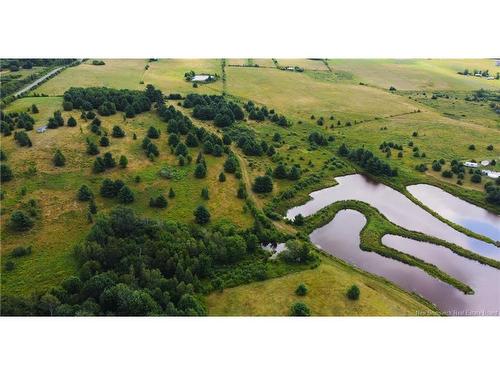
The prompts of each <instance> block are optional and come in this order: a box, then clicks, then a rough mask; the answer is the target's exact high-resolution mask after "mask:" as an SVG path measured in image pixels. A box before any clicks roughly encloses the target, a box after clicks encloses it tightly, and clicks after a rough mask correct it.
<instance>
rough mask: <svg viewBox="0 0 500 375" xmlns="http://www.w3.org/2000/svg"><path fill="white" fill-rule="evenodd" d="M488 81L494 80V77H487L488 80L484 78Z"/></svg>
mask: <svg viewBox="0 0 500 375" xmlns="http://www.w3.org/2000/svg"><path fill="white" fill-rule="evenodd" d="M486 79H487V80H488V81H491V80H494V79H495V77H492V76H489V77H488V78H486Z"/></svg>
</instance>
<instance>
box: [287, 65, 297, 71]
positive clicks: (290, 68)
mask: <svg viewBox="0 0 500 375" xmlns="http://www.w3.org/2000/svg"><path fill="white" fill-rule="evenodd" d="M286 70H295V68H294V67H293V66H287V67H286Z"/></svg>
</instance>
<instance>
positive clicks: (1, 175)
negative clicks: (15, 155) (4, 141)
mask: <svg viewBox="0 0 500 375" xmlns="http://www.w3.org/2000/svg"><path fill="white" fill-rule="evenodd" d="M12 177H13V173H12V170H11V169H10V167H9V166H8V165H6V164H1V165H0V182H2V183H3V182H7V181H10V180H12Z"/></svg>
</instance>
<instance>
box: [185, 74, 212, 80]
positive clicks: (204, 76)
mask: <svg viewBox="0 0 500 375" xmlns="http://www.w3.org/2000/svg"><path fill="white" fill-rule="evenodd" d="M213 78H214V76H211V75H208V74H197V75H195V76H194V77H193V78H192V79H191V81H192V82H206V81H208V80H209V79H213Z"/></svg>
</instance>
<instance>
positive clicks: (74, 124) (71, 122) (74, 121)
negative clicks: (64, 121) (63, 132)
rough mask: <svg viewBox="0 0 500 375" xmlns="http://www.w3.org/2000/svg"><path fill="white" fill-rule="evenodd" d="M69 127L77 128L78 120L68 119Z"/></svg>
mask: <svg viewBox="0 0 500 375" xmlns="http://www.w3.org/2000/svg"><path fill="white" fill-rule="evenodd" d="M68 126H69V127H71V128H74V127H75V126H76V120H75V118H74V117H73V116H71V117H70V118H69V119H68Z"/></svg>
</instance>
